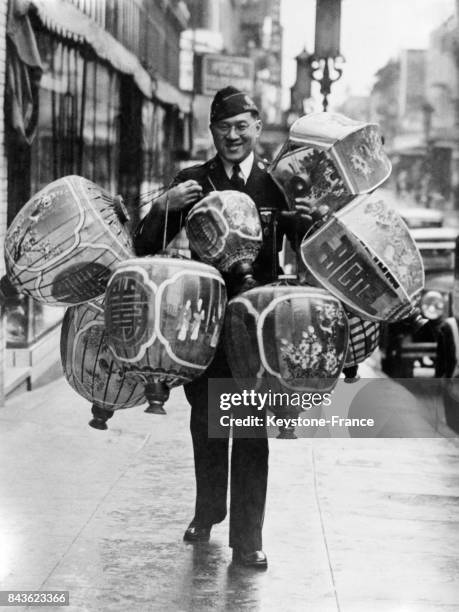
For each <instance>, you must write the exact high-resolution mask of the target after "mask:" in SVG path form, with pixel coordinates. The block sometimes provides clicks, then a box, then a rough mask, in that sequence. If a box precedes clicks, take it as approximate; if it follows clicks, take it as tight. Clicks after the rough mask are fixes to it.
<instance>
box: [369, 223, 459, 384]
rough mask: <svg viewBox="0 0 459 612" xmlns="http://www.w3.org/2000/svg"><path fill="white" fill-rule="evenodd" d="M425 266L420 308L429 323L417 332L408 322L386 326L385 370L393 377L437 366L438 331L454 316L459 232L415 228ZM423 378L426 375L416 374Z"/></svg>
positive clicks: (384, 332) (443, 228) (383, 336)
mask: <svg viewBox="0 0 459 612" xmlns="http://www.w3.org/2000/svg"><path fill="white" fill-rule="evenodd" d="M411 233H412V235H413V237H414V239H415V241H416V244H417V245H418V247H419V250H420V252H421V256H422V260H423V263H424V272H425V287H424V290H423V292H422V295H421V296H420V300H419V302H420V303H419V306H420V309H421V312H422V314H423V316H424V317H425V318H426V319H428V322H427V323H426V324H425V325H424V326H423V327H422V328H421V329H419V330H418V331H416V332H413V330H412V329H410V328H409V327H408V326H406V325H405V324H404V323H400V322H399V323H389V324H384V325H383V329H382V334H381V341H380V349H381V367H382V370H383V371H384V372H385V373H386V374H388V375H389V376H392V377H396V378H410V377H412V376H413V375H414V373H415V369H417V368H426V367H428V368H432V367H434V366H435V353H436V346H437V338H438V330H439V328H440V326H441V324H442V322H443V321H444V319H445V318H446V317H448V316H451V308H452V291H453V280H454V252H455V243H456V237H457V235H458V231H457V230H455V229H451V228H446V227H437V228H432V227H430V228H423V229H413V230H412V232H411ZM416 373H419V374H421V375H422V372H416Z"/></svg>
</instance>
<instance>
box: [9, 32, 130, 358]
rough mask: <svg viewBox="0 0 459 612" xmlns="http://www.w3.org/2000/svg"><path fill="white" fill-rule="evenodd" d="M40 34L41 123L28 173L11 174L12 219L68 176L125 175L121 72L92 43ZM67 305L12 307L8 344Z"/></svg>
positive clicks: (34, 333) (43, 327)
mask: <svg viewBox="0 0 459 612" xmlns="http://www.w3.org/2000/svg"><path fill="white" fill-rule="evenodd" d="M36 34H37V42H38V47H39V52H40V57H41V60H42V65H43V69H44V71H43V76H42V79H41V83H40V105H39V119H38V129H37V133H36V136H35V139H34V140H33V142H32V145H31V147H30V150H29V151H27V154H28V159H30V163H26V167H27V172H24V171H23V170H22V171H21V168H20V167H15V168H14V169H13V168H12V172H11V174H10V175H9V180H11V181H12V182H15V183H16V184H11V193H12V194H17V196H15V197H13V198H11V202H9V220H10V221H11V219H12V218H14V216H15V214H16V213H17V212H18V210H20V208H21V207H22V206H23V205H24V204H25V201H26V200H27V199H28V197H30V196H31V195H32V194H34V193H36V192H37V191H39V190H40V189H42V188H43V187H45V186H46V185H47V184H49V183H50V182H52V181H54V180H56V179H57V178H60V177H62V176H66V175H69V174H78V175H80V176H84V177H86V178H88V179H89V180H92V181H94V182H95V183H97V184H98V185H99V186H101V187H103V188H104V189H106V190H107V191H108V192H110V193H112V194H116V193H117V189H118V182H119V149H120V135H119V130H120V120H119V117H120V112H121V110H120V77H119V74H118V73H117V72H116V71H115V70H114V69H112V68H111V67H110V66H109V65H108V64H105V63H102V62H99V61H97V59H96V58H95V56H94V54H92V53H90V51H89V49H88V48H84V47H82V46H81V45H80V46H75V45H73V46H72V45H69V44H67V42H66V41H63V40H62V39H59V38H57V37H56V36H53V35H52V34H50V33H49V32H47V31H45V30H40V31H38V32H37V33H36ZM9 146H10V147H11V150H10V152H11V153H13V155H11V156H10V159H18V163H17V164H16V166H19V165H20V164H19V161H20V160H21V157H20V156H19V155H17V154H16V155H14V147H15V144H14V142H13V141H12V142H10V144H9ZM29 168H30V190H27V189H24V188H23V189H22V190H21V181H22V183H24V180H26V182H27V183H29V174H28V171H29ZM26 177H27V178H26ZM9 189H10V187H9ZM27 192H28V195H26V193H27ZM10 209H11V210H10ZM64 312H65V308H62V307H54V306H47V305H45V304H41V303H38V302H36V301H35V300H32V299H31V298H28V297H24V298H23V299H22V300H21V303H20V304H18V305H10V306H7V307H6V318H7V346H8V347H25V346H28V345H30V344H32V343H33V342H36V341H37V340H39V338H40V337H42V336H43V335H44V334H45V333H46V332H47V331H49V330H50V329H52V328H53V327H55V326H56V325H58V324H59V323H60V321H61V320H62V317H63V314H64Z"/></svg>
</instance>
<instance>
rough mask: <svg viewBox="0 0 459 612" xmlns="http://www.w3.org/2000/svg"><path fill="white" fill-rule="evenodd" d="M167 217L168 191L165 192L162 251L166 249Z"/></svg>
mask: <svg viewBox="0 0 459 612" xmlns="http://www.w3.org/2000/svg"><path fill="white" fill-rule="evenodd" d="M168 219H169V192H167V193H166V212H165V216H164V229H163V251H165V250H166V238H167V222H168Z"/></svg>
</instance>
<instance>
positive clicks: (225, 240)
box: [186, 190, 262, 280]
mask: <svg viewBox="0 0 459 612" xmlns="http://www.w3.org/2000/svg"><path fill="white" fill-rule="evenodd" d="M186 232H187V235H188V239H189V242H190V247H191V249H192V251H194V252H195V253H196V255H197V256H198V258H199V260H200V261H203V262H205V263H208V264H210V265H212V266H215V267H216V268H217V269H218V270H219V271H220V272H223V273H227V272H231V273H232V274H234V275H236V276H241V277H242V279H245V280H247V279H250V278H252V273H253V270H252V264H253V262H254V261H255V259H256V257H257V255H258V253H259V251H260V248H261V244H262V232H261V222H260V217H259V215H258V211H257V207H256V205H255V203H254V201H253V200H252V198H250V196H248V195H247V194H245V193H242V192H240V191H231V190H228V191H212V192H211V193H209V194H208V195H207V196H206V197H205V198H203V199H202V200H200V201H199V202H198V203H197V204H195V205H194V206H193V208H192V209H191V211H190V212H189V214H188V216H187V219H186Z"/></svg>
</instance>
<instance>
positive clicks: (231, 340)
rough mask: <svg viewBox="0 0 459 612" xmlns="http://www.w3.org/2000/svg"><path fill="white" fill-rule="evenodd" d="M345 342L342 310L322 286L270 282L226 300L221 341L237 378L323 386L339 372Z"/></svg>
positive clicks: (330, 383) (332, 381)
mask: <svg viewBox="0 0 459 612" xmlns="http://www.w3.org/2000/svg"><path fill="white" fill-rule="evenodd" d="M347 342H348V322H347V318H346V314H345V312H344V309H343V307H342V306H341V304H340V302H339V300H337V299H336V298H334V297H333V296H332V295H330V294H329V293H328V292H327V291H324V290H323V289H318V288H316V287H306V286H300V285H287V284H280V283H272V284H269V285H264V286H263V287H256V288H254V289H250V290H249V291H246V292H245V293H243V294H241V295H239V296H237V297H235V298H233V299H232V300H230V302H229V303H228V307H227V314H226V318H225V334H224V345H225V352H226V355H227V359H228V363H229V365H230V368H231V372H232V374H233V376H234V378H235V379H236V380H237V379H239V380H242V379H250V378H259V379H261V378H263V379H265V380H266V379H267V380H269V383H270V385H272V386H273V388H276V389H290V390H304V391H312V390H318V391H319V390H320V391H328V390H330V389H332V388H333V387H334V385H335V382H336V380H337V379H338V377H339V375H340V373H341V370H342V367H343V365H344V359H345V355H346V350H347Z"/></svg>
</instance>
